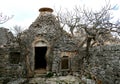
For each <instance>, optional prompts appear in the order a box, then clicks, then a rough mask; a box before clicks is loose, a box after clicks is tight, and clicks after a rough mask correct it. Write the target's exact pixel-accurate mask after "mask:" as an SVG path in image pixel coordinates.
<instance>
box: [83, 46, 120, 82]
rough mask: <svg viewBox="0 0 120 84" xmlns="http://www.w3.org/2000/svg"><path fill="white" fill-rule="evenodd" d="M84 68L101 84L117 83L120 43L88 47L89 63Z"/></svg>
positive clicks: (119, 70) (119, 67)
mask: <svg viewBox="0 0 120 84" xmlns="http://www.w3.org/2000/svg"><path fill="white" fill-rule="evenodd" d="M85 70H86V71H87V73H90V74H91V75H92V77H94V78H95V79H96V80H99V81H101V82H102V84H119V83H120V45H107V46H97V47H95V48H92V49H90V59H89V64H87V65H86V69H85Z"/></svg>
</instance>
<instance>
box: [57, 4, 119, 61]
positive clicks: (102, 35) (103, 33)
mask: <svg viewBox="0 0 120 84" xmlns="http://www.w3.org/2000/svg"><path fill="white" fill-rule="evenodd" d="M111 10H112V7H111V5H110V4H109V3H107V4H106V5H105V6H104V7H102V8H101V10H99V11H93V10H88V9H86V8H80V7H76V8H75V9H74V11H73V12H69V11H67V12H66V14H64V13H61V14H62V15H63V16H62V15H61V14H58V16H59V15H60V16H59V17H60V18H59V19H60V22H62V24H65V25H67V26H68V27H69V29H70V32H71V34H72V35H73V36H74V34H73V31H74V30H75V29H76V31H78V32H80V31H83V32H84V34H85V39H84V41H82V43H80V44H79V46H80V47H81V46H83V44H85V45H86V57H84V58H87V59H89V48H90V47H92V46H94V45H95V44H98V45H104V44H105V42H106V41H109V40H111V38H112V37H113V35H114V34H111V33H117V35H120V22H119V21H117V22H116V23H112V22H111V19H113V17H112V16H111V13H110V11H111ZM61 18H62V19H61ZM63 18H64V19H63Z"/></svg>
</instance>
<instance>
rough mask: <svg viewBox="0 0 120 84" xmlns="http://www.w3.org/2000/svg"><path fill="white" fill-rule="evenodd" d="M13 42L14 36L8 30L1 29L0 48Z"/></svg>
mask: <svg viewBox="0 0 120 84" xmlns="http://www.w3.org/2000/svg"><path fill="white" fill-rule="evenodd" d="M11 40H13V34H12V33H11V32H10V31H9V30H8V29H6V28H0V46H1V47H2V46H4V45H6V44H7V43H10V42H11Z"/></svg>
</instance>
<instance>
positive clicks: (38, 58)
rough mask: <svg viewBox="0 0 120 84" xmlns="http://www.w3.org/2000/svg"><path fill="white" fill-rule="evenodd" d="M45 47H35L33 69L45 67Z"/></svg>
mask: <svg viewBox="0 0 120 84" xmlns="http://www.w3.org/2000/svg"><path fill="white" fill-rule="evenodd" d="M46 52H47V47H35V69H46V66H47V62H46Z"/></svg>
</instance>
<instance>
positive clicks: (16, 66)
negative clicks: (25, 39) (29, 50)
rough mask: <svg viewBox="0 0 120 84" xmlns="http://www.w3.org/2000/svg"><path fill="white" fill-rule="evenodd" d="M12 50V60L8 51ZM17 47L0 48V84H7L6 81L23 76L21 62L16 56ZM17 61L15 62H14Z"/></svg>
mask: <svg viewBox="0 0 120 84" xmlns="http://www.w3.org/2000/svg"><path fill="white" fill-rule="evenodd" d="M11 52H13V54H12V56H13V55H14V57H15V58H14V60H13V58H11V56H10V53H11ZM18 52H19V49H17V48H15V49H13V48H0V84H7V82H9V81H11V80H13V79H17V78H19V77H24V76H25V73H24V72H25V70H24V66H23V63H22V62H21V61H20V58H21V56H20V58H19V59H16V58H18V55H17V54H14V53H18ZM15 61H17V62H15Z"/></svg>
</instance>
